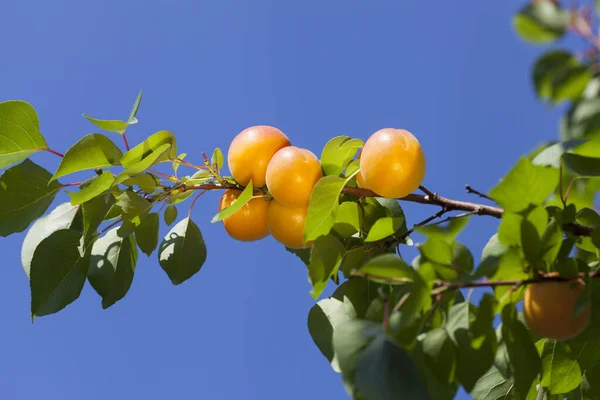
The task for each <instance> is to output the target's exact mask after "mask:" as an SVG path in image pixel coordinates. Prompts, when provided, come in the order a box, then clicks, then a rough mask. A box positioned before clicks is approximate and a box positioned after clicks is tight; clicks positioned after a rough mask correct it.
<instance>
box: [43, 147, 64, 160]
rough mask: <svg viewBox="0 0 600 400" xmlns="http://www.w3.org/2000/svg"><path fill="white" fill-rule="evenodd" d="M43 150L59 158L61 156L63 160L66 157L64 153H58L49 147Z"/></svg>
mask: <svg viewBox="0 0 600 400" xmlns="http://www.w3.org/2000/svg"><path fill="white" fill-rule="evenodd" d="M42 150H45V151H47V152H48V153H52V154H54V155H57V156H59V157H60V158H63V157H64V156H65V155H64V154H63V153H59V152H58V151H56V150H52V149H51V148H48V147H47V148H45V149H42Z"/></svg>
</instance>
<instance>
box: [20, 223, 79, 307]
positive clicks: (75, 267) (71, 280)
mask: <svg viewBox="0 0 600 400" xmlns="http://www.w3.org/2000/svg"><path fill="white" fill-rule="evenodd" d="M80 239H81V232H78V231H76V230H73V229H61V230H58V231H56V232H53V233H52V234H50V236H48V237H47V238H45V239H43V240H42V241H41V242H40V244H39V245H38V246H37V248H36V249H35V252H34V253H33V259H32V260H31V273H30V280H31V282H30V286H31V315H32V316H38V317H40V316H44V315H49V314H54V313H56V312H58V311H60V310H62V309H63V308H65V307H66V306H68V305H69V304H71V303H72V302H74V301H75V300H77V298H78V297H79V294H80V293H81V290H82V289H83V285H84V284H85V279H86V275H87V269H88V265H89V261H90V255H89V253H87V254H85V255H82V254H81V253H80V249H79V244H80Z"/></svg>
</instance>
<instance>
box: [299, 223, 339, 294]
mask: <svg viewBox="0 0 600 400" xmlns="http://www.w3.org/2000/svg"><path fill="white" fill-rule="evenodd" d="M344 252H345V249H344V245H343V244H342V243H341V242H340V241H339V240H338V239H337V238H336V237H335V236H334V235H327V236H321V237H319V238H318V239H317V240H315V242H314V244H313V246H312V251H311V253H310V262H309V264H308V278H309V280H310V282H311V284H312V290H311V292H310V294H311V296H312V297H313V299H317V298H318V297H319V296H320V295H321V293H323V290H324V289H325V286H326V285H327V282H328V281H329V278H331V277H332V276H337V273H338V269H339V268H340V264H341V263H342V257H343V256H344Z"/></svg>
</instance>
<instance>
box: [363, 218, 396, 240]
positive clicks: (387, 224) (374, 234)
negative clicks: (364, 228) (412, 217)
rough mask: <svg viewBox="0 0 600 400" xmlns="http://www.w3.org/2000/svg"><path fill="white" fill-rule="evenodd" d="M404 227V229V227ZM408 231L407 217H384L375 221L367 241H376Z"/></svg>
mask: <svg viewBox="0 0 600 400" xmlns="http://www.w3.org/2000/svg"><path fill="white" fill-rule="evenodd" d="M403 228H404V229H403ZM403 231H404V232H406V219H405V218H404V216H401V217H383V218H380V219H378V220H377V221H375V223H374V224H373V226H372V227H371V229H370V230H369V234H368V235H367V238H366V239H365V242H367V243H369V242H376V241H378V240H381V239H385V238H386V237H388V236H392V235H394V234H398V235H399V234H402V233H404V232H403Z"/></svg>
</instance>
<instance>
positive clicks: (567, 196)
mask: <svg viewBox="0 0 600 400" xmlns="http://www.w3.org/2000/svg"><path fill="white" fill-rule="evenodd" d="M577 179H579V178H573V179H571V182H569V186H568V187H567V191H566V192H565V199H564V202H563V205H564V206H565V207H566V206H567V200H568V199H569V194H571V189H573V185H574V184H575V181H576V180H577ZM561 182H562V179H561ZM561 193H562V191H561Z"/></svg>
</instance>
